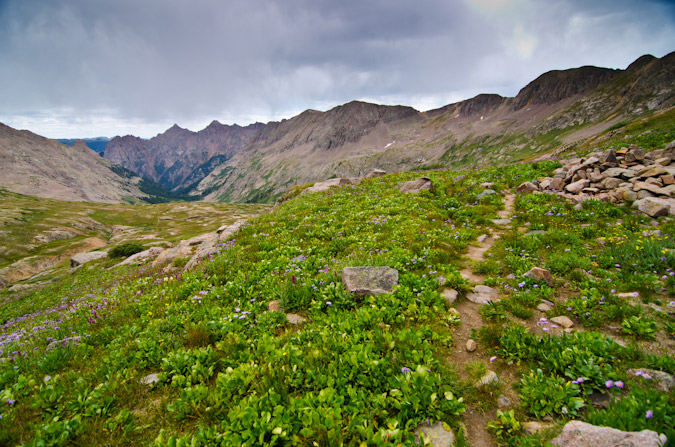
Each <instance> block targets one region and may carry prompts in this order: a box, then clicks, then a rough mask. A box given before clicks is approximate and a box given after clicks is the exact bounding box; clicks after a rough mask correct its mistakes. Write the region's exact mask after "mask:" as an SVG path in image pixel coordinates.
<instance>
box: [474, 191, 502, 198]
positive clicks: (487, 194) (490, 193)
mask: <svg viewBox="0 0 675 447" xmlns="http://www.w3.org/2000/svg"><path fill="white" fill-rule="evenodd" d="M495 194H497V191H495V190H494V189H486V190H485V191H483V192H481V193H479V194H478V195H477V196H476V199H477V200H481V199H482V198H483V197H486V196H492V195H495Z"/></svg>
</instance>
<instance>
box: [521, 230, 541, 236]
mask: <svg viewBox="0 0 675 447" xmlns="http://www.w3.org/2000/svg"><path fill="white" fill-rule="evenodd" d="M538 234H546V230H532V231H528V232H527V233H525V234H524V235H523V236H536V235H538Z"/></svg>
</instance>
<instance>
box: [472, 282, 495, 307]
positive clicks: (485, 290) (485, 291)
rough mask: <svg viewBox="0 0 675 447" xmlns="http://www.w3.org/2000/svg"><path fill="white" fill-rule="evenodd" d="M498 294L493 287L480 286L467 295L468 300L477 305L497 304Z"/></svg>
mask: <svg viewBox="0 0 675 447" xmlns="http://www.w3.org/2000/svg"><path fill="white" fill-rule="evenodd" d="M497 295H498V292H497V291H496V290H495V289H493V288H492V287H488V286H483V285H479V286H476V287H474V288H473V292H471V293H468V294H467V295H466V299H467V300H469V301H471V302H472V303H476V304H487V303H489V302H497V301H499V299H498V298H497Z"/></svg>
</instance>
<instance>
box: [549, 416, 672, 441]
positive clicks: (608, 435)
mask: <svg viewBox="0 0 675 447" xmlns="http://www.w3.org/2000/svg"><path fill="white" fill-rule="evenodd" d="M667 440H668V439H667V438H666V436H665V435H659V434H658V433H656V432H653V431H651V430H642V431H640V432H625V431H621V430H617V429H616V428H610V427H598V426H595V425H591V424H587V423H586V422H581V421H571V422H568V423H567V424H565V427H563V431H562V433H561V434H560V436H558V437H557V438H555V439H553V440H552V441H551V443H552V444H553V445H555V446H559V447H587V446H593V447H616V446H625V447H662V446H663V445H664V444H665V443H666V441H667Z"/></svg>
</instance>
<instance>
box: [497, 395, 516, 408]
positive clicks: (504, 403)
mask: <svg viewBox="0 0 675 447" xmlns="http://www.w3.org/2000/svg"><path fill="white" fill-rule="evenodd" d="M512 405H513V402H511V399H509V398H508V397H507V396H506V395H505V394H500V395H499V397H498V398H497V406H498V407H499V408H501V409H506V408H509V407H511V406H512Z"/></svg>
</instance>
